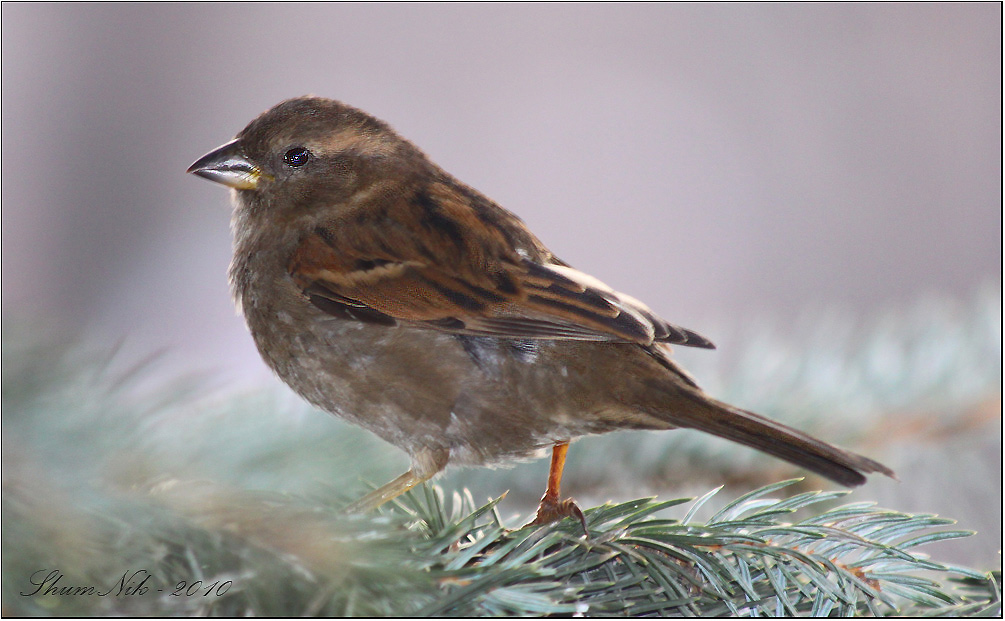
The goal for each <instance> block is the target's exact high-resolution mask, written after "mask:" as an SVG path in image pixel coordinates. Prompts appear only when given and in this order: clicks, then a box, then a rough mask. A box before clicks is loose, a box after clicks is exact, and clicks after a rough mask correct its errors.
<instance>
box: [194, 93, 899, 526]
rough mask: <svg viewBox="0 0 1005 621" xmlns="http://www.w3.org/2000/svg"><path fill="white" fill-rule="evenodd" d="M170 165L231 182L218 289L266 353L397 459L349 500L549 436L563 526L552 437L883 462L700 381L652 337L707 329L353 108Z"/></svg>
mask: <svg viewBox="0 0 1005 621" xmlns="http://www.w3.org/2000/svg"><path fill="white" fill-rule="evenodd" d="M188 172H189V173H193V174H195V175H198V176H200V177H204V178H206V179H209V180H211V181H215V182H217V183H221V184H223V185H225V186H228V187H230V188H232V195H233V205H234V210H233V219H232V229H233V236H234V240H233V247H234V255H233V261H232V262H231V265H230V270H229V276H230V286H231V290H232V292H233V296H234V299H235V301H236V303H237V306H238V308H239V309H240V311H241V312H242V314H243V315H244V318H245V320H246V322H247V325H248V328H249V330H250V332H251V336H252V338H253V339H254V341H255V345H256V346H257V348H258V351H259V353H260V354H261V356H262V358H263V359H264V361H265V363H266V364H267V365H268V366H269V367H270V368H271V369H272V370H273V371H274V372H275V373H276V374H277V375H278V376H279V377H280V378H281V379H282V380H283V381H284V382H285V383H286V384H288V385H289V386H290V387H291V388H292V389H293V390H294V391H296V392H297V393H298V394H299V395H300V396H302V397H303V398H304V399H306V400H307V401H309V402H310V403H312V404H313V405H315V406H317V407H319V408H321V409H322V410H325V411H327V412H330V413H332V414H334V415H336V416H339V417H341V418H344V419H346V420H348V421H350V422H352V423H355V424H357V425H360V426H362V427H364V428H366V429H369V430H370V431H372V432H374V433H375V434H377V435H378V436H380V437H381V438H383V439H384V440H386V441H388V442H390V443H391V444H393V445H395V446H397V447H399V448H401V449H402V450H404V451H405V452H406V453H408V455H409V456H410V458H411V467H410V468H409V470H408V471H407V472H405V473H404V474H402V475H401V476H399V477H398V478H396V479H394V480H393V481H391V482H390V483H387V484H386V485H383V486H381V487H380V488H378V489H376V490H374V491H373V492H371V493H370V494H367V495H366V496H364V497H363V498H362V499H360V500H359V501H357V502H356V503H354V504H353V505H352V506H351V507H349V508H350V510H355V511H366V510H370V509H373V508H375V507H377V506H379V505H380V504H382V503H384V502H386V501H388V500H390V499H392V498H395V497H396V496H398V495H400V494H402V493H404V492H405V491H407V490H409V489H411V488H412V487H414V486H415V485H417V484H419V483H421V482H423V481H426V480H428V479H430V478H431V477H433V476H434V475H435V474H437V473H438V472H440V471H442V470H443V469H444V468H445V467H446V466H448V465H497V464H502V463H505V462H507V461H510V460H514V459H520V458H528V457H532V456H534V455H536V454H539V453H540V452H542V450H546V449H547V448H549V447H550V448H551V449H552V462H551V469H550V472H549V476H548V485H547V491H546V492H545V494H544V497H543V498H542V499H541V504H540V506H539V508H538V511H537V514H536V516H535V519H534V522H533V523H538V524H541V523H546V522H550V521H553V520H557V519H560V518H563V517H566V516H574V517H578V518H579V519H580V520H582V512H581V511H580V510H579V509H578V507H576V505H575V503H574V502H573V501H572V500H571V499H565V498H563V497H562V495H561V491H560V485H561V477H562V470H563V467H564V463H565V456H566V452H567V450H568V445H569V442H570V441H571V440H572V439H574V438H577V437H579V436H583V435H588V434H599V433H606V432H610V431H616V430H619V429H657V430H664V429H674V428H690V429H698V430H701V431H704V432H708V433H711V434H713V435H716V436H720V437H722V438H726V439H729V440H732V441H734V442H738V443H740V444H743V445H746V446H749V447H753V448H755V449H757V450H760V451H763V452H765V453H768V454H770V455H773V456H775V457H778V458H781V459H783V460H786V461H789V462H791V463H793V464H796V465H798V466H801V467H803V468H806V469H808V470H810V471H813V472H815V473H817V474H820V475H822V476H824V477H826V478H828V479H831V480H833V481H835V482H837V483H840V484H842V485H845V486H855V485H860V484H862V483H863V482H864V481H865V476H864V475H865V474H867V473H873V472H878V473H882V474H885V475H887V476H891V477H892V476H893V472H892V471H891V470H890V469H889V468H887V467H886V466H884V465H882V464H880V463H878V462H876V461H873V460H871V459H869V458H867V457H863V456H861V455H857V454H855V453H852V452H849V451H846V450H843V449H840V448H837V447H834V446H831V445H830V444H827V443H825V442H822V441H820V440H818V439H816V438H813V437H811V436H809V435H807V434H805V433H803V432H801V431H798V430H796V429H792V428H790V427H787V426H785V425H782V424H781V423H778V422H775V421H773V420H770V419H768V418H765V417H763V416H760V415H758V414H755V413H753V412H748V411H746V410H743V409H741V408H738V407H734V406H731V405H728V404H726V403H723V402H720V401H717V400H715V399H713V398H712V397H710V396H708V395H707V394H705V392H703V391H702V390H701V389H700V388H699V387H698V385H697V383H696V382H695V381H694V379H692V377H691V376H690V375H689V374H688V373H687V372H686V371H684V370H683V369H682V368H681V367H680V366H678V365H677V363H676V362H674V361H673V360H672V359H671V356H670V354H671V352H670V347H669V345H682V346H688V347H701V348H707V349H712V348H714V346H713V345H712V343H711V342H710V341H709V340H708V339H706V338H705V337H703V336H701V335H700V334H698V333H696V332H693V331H691V330H688V329H686V328H682V327H680V326H676V325H674V324H671V323H669V322H667V321H665V320H663V319H662V318H660V317H659V316H658V315H656V314H655V313H654V312H653V311H652V310H650V309H649V307H647V306H646V305H645V304H643V303H642V302H640V301H638V300H636V299H635V298H632V297H630V296H628V295H625V294H623V293H619V292H617V291H615V290H613V289H612V288H611V287H609V286H607V285H606V284H604V283H603V282H601V281H599V280H597V279H596V278H593V277H591V276H589V275H588V274H586V273H584V272H581V271H579V270H577V269H575V268H573V267H571V266H569V265H568V264H567V263H565V262H564V261H562V260H560V259H559V258H558V257H556V256H555V255H554V254H552V253H551V251H549V250H548V248H547V247H545V245H544V244H542V243H541V241H540V240H538V238H537V237H535V236H534V234H533V233H531V232H530V230H529V229H528V228H527V227H526V225H525V224H524V223H523V222H522V221H521V220H520V219H519V218H518V217H517V216H515V215H513V214H512V213H510V212H509V211H507V210H505V209H503V208H502V207H500V206H499V205H497V204H496V203H494V202H493V201H492V200H490V199H489V198H487V197H486V196H484V195H483V194H481V193H480V192H478V191H477V190H475V189H473V188H471V187H469V186H467V185H465V184H463V183H461V182H460V181H458V180H457V179H455V178H454V177H452V176H451V175H450V174H448V173H447V172H445V171H444V170H443V169H441V168H440V167H439V166H437V165H436V164H434V163H433V162H432V161H431V160H430V159H429V158H428V157H427V156H426V155H425V154H424V153H423V152H422V151H421V150H419V148H417V147H416V146H415V145H413V144H412V143H411V142H409V141H408V140H405V139H404V138H402V137H401V136H399V135H398V134H397V133H395V131H394V130H393V129H392V128H391V127H390V126H388V125H387V124H386V123H384V122H383V121H380V120H378V119H376V118H374V117H373V116H371V115H369V114H367V113H366V112H363V111H362V110H359V109H357V108H353V107H351V106H348V105H346V104H343V103H341V102H339V101H335V100H331V99H324V98H319V97H300V98H295V99H290V100H287V101H284V102H282V103H280V104H278V105H276V106H275V107H273V108H271V109H270V110H267V111H266V112H264V113H263V114H261V115H260V116H259V117H258V118H256V119H255V120H253V121H252V122H251V123H250V124H248V126H247V127H245V128H244V129H243V130H241V132H240V133H238V134H237V137H236V138H235V139H234V140H232V141H230V142H228V143H226V144H224V145H223V146H221V147H219V148H217V149H215V150H213V151H211V152H209V153H207V154H206V155H205V156H203V157H201V158H200V159H199V160H198V161H196V162H195V163H194V164H192V166H191V167H190V168H189V169H188ZM583 524H584V527H585V521H584V522H583Z"/></svg>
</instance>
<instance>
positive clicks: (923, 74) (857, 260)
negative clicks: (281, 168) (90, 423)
mask: <svg viewBox="0 0 1005 621" xmlns="http://www.w3.org/2000/svg"><path fill="white" fill-rule="evenodd" d="M1000 18H1001V6H1000V5H998V4H952V5H939V4H925V5H902V4H897V5H832V4H814V5H736V4H731V5H711V6H709V5H653V4H647V5H594V4H590V5H575V4H571V5H570V4H555V5H460V6H457V5H411V4H391V5H353V4H350V5H342V4H333V5H326V4H306V5H269V4H253V5H241V4H229V3H228V4H217V5H213V4H210V5H204V4H180V5H157V4H155V5H129V4H126V5H121V4H111V5H83V4H75V3H71V4H60V5H42V4H10V3H5V4H4V5H3V86H4V88H3V313H4V317H5V318H11V317H26V316H27V317H31V318H32V319H33V320H34V321H37V322H42V323H44V325H45V326H46V327H47V328H54V327H67V328H72V329H77V328H80V327H82V328H84V329H86V330H87V331H88V332H89V333H91V334H99V335H103V336H107V337H114V338H118V337H120V336H125V337H126V343H127V346H129V347H131V348H133V349H134V350H135V351H136V352H143V351H148V350H152V349H156V348H167V349H169V350H170V352H171V356H172V357H174V358H175V359H177V360H179V361H181V363H182V364H184V363H187V362H196V363H198V364H201V365H203V366H204V367H206V368H209V369H217V370H220V371H221V372H222V373H223V375H224V376H225V377H226V378H227V381H236V382H245V381H256V380H258V379H261V378H264V377H267V371H266V370H265V368H264V365H262V364H261V363H260V362H259V361H258V359H257V354H256V353H255V352H254V350H253V347H252V345H251V342H250V340H249V339H248V338H247V336H246V335H245V331H244V327H243V324H242V322H241V321H240V320H238V319H237V318H235V316H234V311H233V308H232V306H231V303H230V301H229V297H228V296H229V294H228V291H227V286H226V282H225V271H226V264H227V261H228V258H229V244H230V241H229V233H228V231H227V222H228V218H229V203H228V197H227V196H226V193H225V191H224V190H223V189H221V188H220V187H217V186H213V185H211V184H209V183H207V182H205V181H203V180H200V179H196V178H194V177H191V176H186V175H185V174H184V170H185V168H186V167H187V166H188V164H190V163H191V162H192V161H194V160H195V159H196V158H197V157H198V156H200V155H202V154H203V153H204V152H206V151H207V150H209V149H210V148H212V147H215V146H217V145H218V144H221V143H223V142H225V141H226V140H228V139H229V138H230V137H232V136H233V135H234V134H235V133H236V132H237V131H238V130H240V129H241V128H242V127H243V126H244V125H245V124H246V123H247V122H248V121H250V120H251V119H252V118H253V117H254V116H256V115H257V114H259V113H260V112H262V111H263V110H265V109H266V108H268V107H270V106H272V105H274V104H275V103H278V102H279V101H281V100H282V99H285V98H288V97H292V96H297V95H301V94H307V93H313V94H317V95H324V96H329V97H334V98H339V99H342V100H344V101H346V102H348V103H351V104H353V105H356V106H358V107H361V108H363V109H365V110H367V111H369V112H371V113H373V114H374V115H376V116H378V117H380V118H383V119H385V120H388V121H389V122H390V123H391V124H392V125H394V126H395V127H396V128H397V129H398V130H399V132H400V133H402V134H403V135H404V136H406V137H408V138H410V139H411V140H413V141H414V142H416V143H417V144H418V145H420V146H421V147H422V148H423V149H424V150H426V152H427V153H428V154H429V155H430V156H431V157H432V158H433V159H434V160H435V161H437V162H438V163H440V165H442V166H443V167H444V168H446V169H447V170H449V171H450V172H452V173H453V174H455V175H456V176H458V177H459V178H460V179H461V180H463V181H465V182H467V183H469V184H471V185H473V186H475V187H477V188H479V189H480V190H482V191H483V192H484V193H486V194H488V195H489V196H490V197H492V198H494V199H495V200H497V201H498V202H500V203H501V204H502V205H503V206H505V207H507V208H508V209H510V210H512V211H514V212H516V213H517V214H518V215H520V216H521V217H522V218H523V219H524V220H525V221H526V222H527V223H528V224H529V225H530V226H531V227H532V228H533V230H534V231H535V232H537V233H538V235H539V236H540V237H541V238H542V239H543V240H544V241H545V243H547V244H549V245H550V246H551V248H552V249H553V250H554V251H555V252H556V253H557V254H558V255H559V256H561V257H562V258H563V259H565V260H566V261H568V262H570V263H572V264H573V265H575V266H577V267H579V268H580V269H583V270H585V271H587V272H589V273H592V274H594V275H595V276H597V277H599V278H601V279H602V280H605V281H606V282H608V283H609V284H611V285H612V286H614V287H615V288H617V289H619V290H622V291H625V292H626V293H629V294H632V295H634V296H636V297H638V298H641V299H643V300H644V301H646V302H647V303H648V304H649V305H650V306H652V307H653V308H654V309H656V310H657V311H658V312H659V313H661V314H662V315H663V316H665V317H667V318H669V319H670V320H671V321H674V322H677V323H680V324H682V325H685V326H688V327H691V328H694V329H697V330H703V329H704V330H705V331H708V330H709V326H711V325H715V323H716V321H717V320H725V321H736V320H737V319H738V318H739V320H741V321H742V320H743V318H745V317H749V316H781V317H782V318H783V319H784V318H785V317H786V316H787V315H792V314H798V313H800V312H805V310H806V309H813V308H820V307H839V308H848V309H851V310H853V311H854V310H859V309H865V310H868V309H871V308H874V307H878V306H882V305H884V304H891V303H893V304H896V303H899V302H902V301H905V300H912V299H914V298H916V297H917V296H919V295H922V294H927V293H930V292H933V291H934V292H946V293H950V294H960V295H965V294H967V293H969V292H970V291H972V290H973V289H974V288H975V287H976V286H977V285H978V284H979V283H981V282H983V281H986V280H987V279H989V278H990V279H992V280H993V281H999V282H1000V278H1001V240H1002V238H1001V223H1002V220H1001V209H1000V206H1001V202H1000V199H1001V195H1000V193H1001V20H1000ZM712 336H714V335H712Z"/></svg>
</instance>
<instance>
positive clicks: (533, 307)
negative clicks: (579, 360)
mask: <svg viewBox="0 0 1005 621" xmlns="http://www.w3.org/2000/svg"><path fill="white" fill-rule="evenodd" d="M473 198H477V199H479V200H480V201H481V202H478V201H474V200H473ZM405 200H406V201H407V202H405V203H399V204H398V205H396V206H395V207H394V208H393V209H387V210H386V211H383V212H382V211H380V210H376V209H367V210H366V211H360V213H359V214H357V215H354V214H351V213H350V214H345V215H343V216H342V217H340V218H339V219H338V221H334V222H332V223H330V224H328V225H326V226H322V227H318V228H317V229H315V230H314V231H313V232H312V233H311V234H309V235H307V236H306V237H305V238H304V239H303V240H302V241H301V243H300V245H299V246H298V248H297V250H296V251H295V252H294V254H293V256H292V258H291V260H290V262H289V264H288V269H289V273H290V275H291V276H292V278H293V280H294V282H295V283H296V284H297V286H298V287H299V288H300V289H301V290H302V291H303V292H304V294H305V295H306V296H307V297H308V298H309V299H310V301H311V302H312V303H313V304H314V305H315V306H317V307H318V308H320V309H321V310H323V311H325V312H327V313H329V314H332V315H336V316H340V317H344V318H349V319H356V320H360V321H369V322H376V323H384V324H388V325H392V324H396V323H407V324H409V325H413V326H421V327H427V328H430V329H437V330H442V331H446V332H452V333H456V334H467V335H475V336H492V337H499V338H530V339H564V340H582V341H610V342H628V343H639V344H645V345H648V344H651V343H653V342H663V343H677V344H681V345H690V346H695V347H705V348H711V347H713V345H712V344H711V343H710V342H709V341H708V340H707V339H705V338H704V337H702V336H700V335H698V334H696V333H694V332H691V331H690V330H686V329H684V328H680V327H678V326H674V325H672V324H669V323H667V322H666V321H664V320H662V319H660V318H659V317H658V316H656V315H655V314H654V313H653V312H652V311H651V310H649V308H648V307H646V306H645V305H644V304H642V303H641V302H639V301H638V300H635V299H634V298H631V297H629V296H626V295H624V294H621V293H618V292H616V291H614V290H613V289H611V288H610V287H608V286H607V285H605V284H604V283H602V282H600V281H599V280H597V279H595V278H592V277H591V276H589V275H587V274H584V273H583V272H580V271H578V270H575V269H573V268H571V267H568V266H566V265H563V264H561V262H559V261H557V260H556V259H553V258H551V256H550V253H548V252H547V250H545V249H544V248H543V246H541V245H540V242H537V240H536V239H534V238H533V236H532V235H531V234H530V233H527V232H526V231H525V229H524V228H523V227H522V225H519V226H517V224H519V221H516V220H515V216H512V215H510V214H509V213H508V212H505V211H503V210H502V209H500V208H498V207H496V206H495V205H494V204H491V203H489V202H488V201H487V199H484V198H483V197H480V196H475V197H473V196H471V195H463V194H460V191H458V190H454V189H453V188H451V187H450V186H447V185H440V186H436V185H434V186H430V187H426V188H424V189H422V190H420V191H417V192H416V193H414V194H411V195H409V196H408V197H407V198H406V199H405ZM390 214H393V217H390ZM528 248H529V249H530V250H529V251H528Z"/></svg>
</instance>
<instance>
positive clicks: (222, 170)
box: [186, 140, 269, 190]
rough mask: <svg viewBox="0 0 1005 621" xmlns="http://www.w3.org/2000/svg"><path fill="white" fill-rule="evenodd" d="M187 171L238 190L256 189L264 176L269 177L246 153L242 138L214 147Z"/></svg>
mask: <svg viewBox="0 0 1005 621" xmlns="http://www.w3.org/2000/svg"><path fill="white" fill-rule="evenodd" d="M186 172H190V173H192V174H193V175H199V176H200V177H205V178H206V179H209V180H210V181H215V182H217V183H222V184H223V185H225V186H228V187H231V188H235V189H238V190H254V189H255V188H257V187H258V182H259V181H260V180H261V179H262V178H263V177H265V178H269V175H267V174H265V173H263V172H262V169H261V168H259V167H258V166H256V165H255V164H254V162H252V161H251V160H250V159H248V156H247V155H245V154H244V148H243V146H242V145H241V141H240V140H231V141H230V142H228V143H227V144H225V145H223V146H221V147H217V148H216V149H213V150H212V151H210V152H209V153H207V154H206V155H203V156H202V157H200V158H199V159H198V160H196V162H195V164H192V165H191V166H189V167H188V170H187V171H186Z"/></svg>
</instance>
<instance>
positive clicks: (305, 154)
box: [283, 147, 311, 168]
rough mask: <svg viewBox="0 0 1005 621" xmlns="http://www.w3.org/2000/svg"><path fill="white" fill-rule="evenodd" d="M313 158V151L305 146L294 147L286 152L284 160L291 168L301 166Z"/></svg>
mask: <svg viewBox="0 0 1005 621" xmlns="http://www.w3.org/2000/svg"><path fill="white" fill-rule="evenodd" d="M310 158H311V152H310V151H308V150H307V149H305V148H303V147H294V148H292V149H290V150H289V151H287V152H286V155H284V156H283V160H284V161H285V162H286V164H287V165H289V167H290V168H300V167H301V166H303V165H304V164H306V163H307V160H309V159H310Z"/></svg>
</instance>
